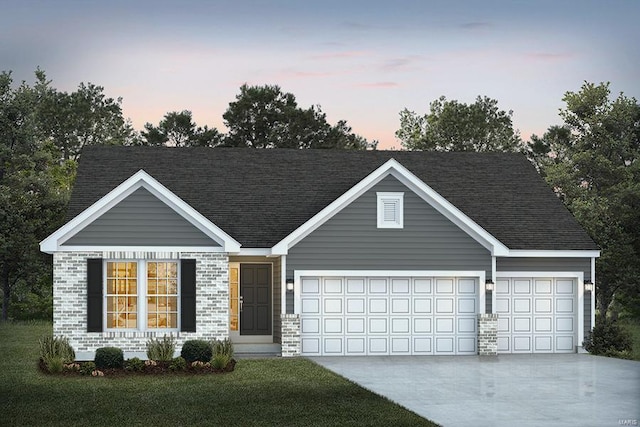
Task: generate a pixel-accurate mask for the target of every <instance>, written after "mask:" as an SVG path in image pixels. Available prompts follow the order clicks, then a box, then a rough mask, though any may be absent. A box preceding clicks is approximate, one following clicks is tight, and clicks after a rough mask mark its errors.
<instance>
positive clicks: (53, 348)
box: [39, 335, 76, 365]
mask: <svg viewBox="0 0 640 427" xmlns="http://www.w3.org/2000/svg"><path fill="white" fill-rule="evenodd" d="M39 344H40V358H41V359H42V361H43V362H44V363H45V365H46V364H47V363H48V361H49V360H52V359H55V358H59V359H60V360H62V364H63V365H64V364H65V363H71V362H73V361H74V360H75V359H76V353H75V351H73V347H71V345H70V344H69V340H68V339H67V338H65V337H54V336H52V335H45V336H43V337H42V338H40V341H39Z"/></svg>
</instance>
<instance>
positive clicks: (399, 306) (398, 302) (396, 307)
mask: <svg viewBox="0 0 640 427" xmlns="http://www.w3.org/2000/svg"><path fill="white" fill-rule="evenodd" d="M409 307H411V299H410V298H392V299H391V314H409Z"/></svg>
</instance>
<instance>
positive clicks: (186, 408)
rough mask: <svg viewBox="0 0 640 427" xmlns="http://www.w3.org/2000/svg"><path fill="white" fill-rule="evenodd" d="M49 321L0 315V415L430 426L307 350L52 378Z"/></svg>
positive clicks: (24, 419) (83, 420)
mask: <svg viewBox="0 0 640 427" xmlns="http://www.w3.org/2000/svg"><path fill="white" fill-rule="evenodd" d="M50 331H51V325H50V324H48V323H17V324H9V323H1V322H0V424H2V425H11V426H22V425H33V426H46V425H64V426H76V425H77V426H87V425H90V426H92V427H95V426H102V425H105V426H106V425H108V426H115V425H117V426H134V425H154V426H165V425H168V426H194V425H222V426H233V425H242V426H252V425H254V426H258V425H259V426H264V425H277V426H322V425H326V426H336V425H340V426H350V425H351V426H360V425H381V426H387V425H389V426H391V425H404V426H414V425H415V426H433V425H435V424H432V423H430V422H429V421H427V420H425V419H423V418H420V417H419V416H417V415H415V414H414V413H412V412H409V411H407V410H405V409H403V408H402V407H400V406H398V405H395V404H393V403H391V402H390V401H388V400H386V399H384V398H382V397H380V396H377V395H375V394H373V393H370V392H368V391H367V390H364V389H363V388H361V387H359V386H357V385H355V384H353V383H351V382H349V381H347V380H345V379H344V378H342V377H340V376H338V375H335V374H333V373H331V372H329V371H327V370H325V369H324V368H321V367H319V366H318V365H316V364H314V363H313V362H310V361H308V360H306V359H264V360H241V361H239V362H238V364H237V365H236V370H235V371H234V372H232V373H230V374H225V375H206V376H193V377H187V376H164V377H120V378H108V377H105V378H94V377H56V376H49V375H44V374H42V373H41V372H39V371H38V369H37V368H36V361H37V358H38V350H37V348H38V346H37V342H38V338H39V337H40V336H42V335H44V334H46V333H50Z"/></svg>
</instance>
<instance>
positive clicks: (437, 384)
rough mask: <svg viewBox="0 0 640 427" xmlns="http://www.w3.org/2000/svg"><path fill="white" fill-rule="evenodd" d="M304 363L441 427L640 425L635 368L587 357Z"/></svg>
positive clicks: (639, 369) (639, 379)
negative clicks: (379, 396) (332, 373)
mask: <svg viewBox="0 0 640 427" xmlns="http://www.w3.org/2000/svg"><path fill="white" fill-rule="evenodd" d="M310 359H311V360H313V361H315V362H316V363H318V364H320V365H322V366H324V367H326V368H328V369H330V370H331V371H334V372H336V373H338V374H339V375H341V376H343V377H345V378H348V379H350V380H351V381H354V382H356V383H358V384H360V385H361V386H363V387H365V388H367V389H369V390H371V391H373V392H375V393H377V394H380V395H382V396H385V397H387V398H389V399H390V400H392V401H394V402H397V403H399V404H400V405H402V406H404V407H406V408H408V409H410V410H411V411H413V412H415V413H417V414H419V415H421V416H423V417H425V418H428V419H430V420H431V421H434V422H436V423H438V424H441V425H443V426H445V427H454V426H467V427H468V426H494V427H500V426H505V427H506V426H508V427H512V426H519V427H523V426H532V427H533V426H536V427H537V426H598V427H601V426H605V427H606V426H612V427H613V426H620V425H628V426H639V425H640V362H634V361H629V360H620V359H611V358H605V357H597V356H591V355H588V354H553V355H551V354H550V355H543V354H537V355H501V356H496V357H487V356H484V357H480V356H405V357H382V356H378V357H312V358H310Z"/></svg>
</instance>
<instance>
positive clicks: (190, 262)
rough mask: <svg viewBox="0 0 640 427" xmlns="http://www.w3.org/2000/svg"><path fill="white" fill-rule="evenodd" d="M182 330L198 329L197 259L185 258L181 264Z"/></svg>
mask: <svg viewBox="0 0 640 427" xmlns="http://www.w3.org/2000/svg"><path fill="white" fill-rule="evenodd" d="M180 277H181V279H180V330H181V331H183V332H195V331H196V260H195V259H183V260H182V261H181V266H180Z"/></svg>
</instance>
